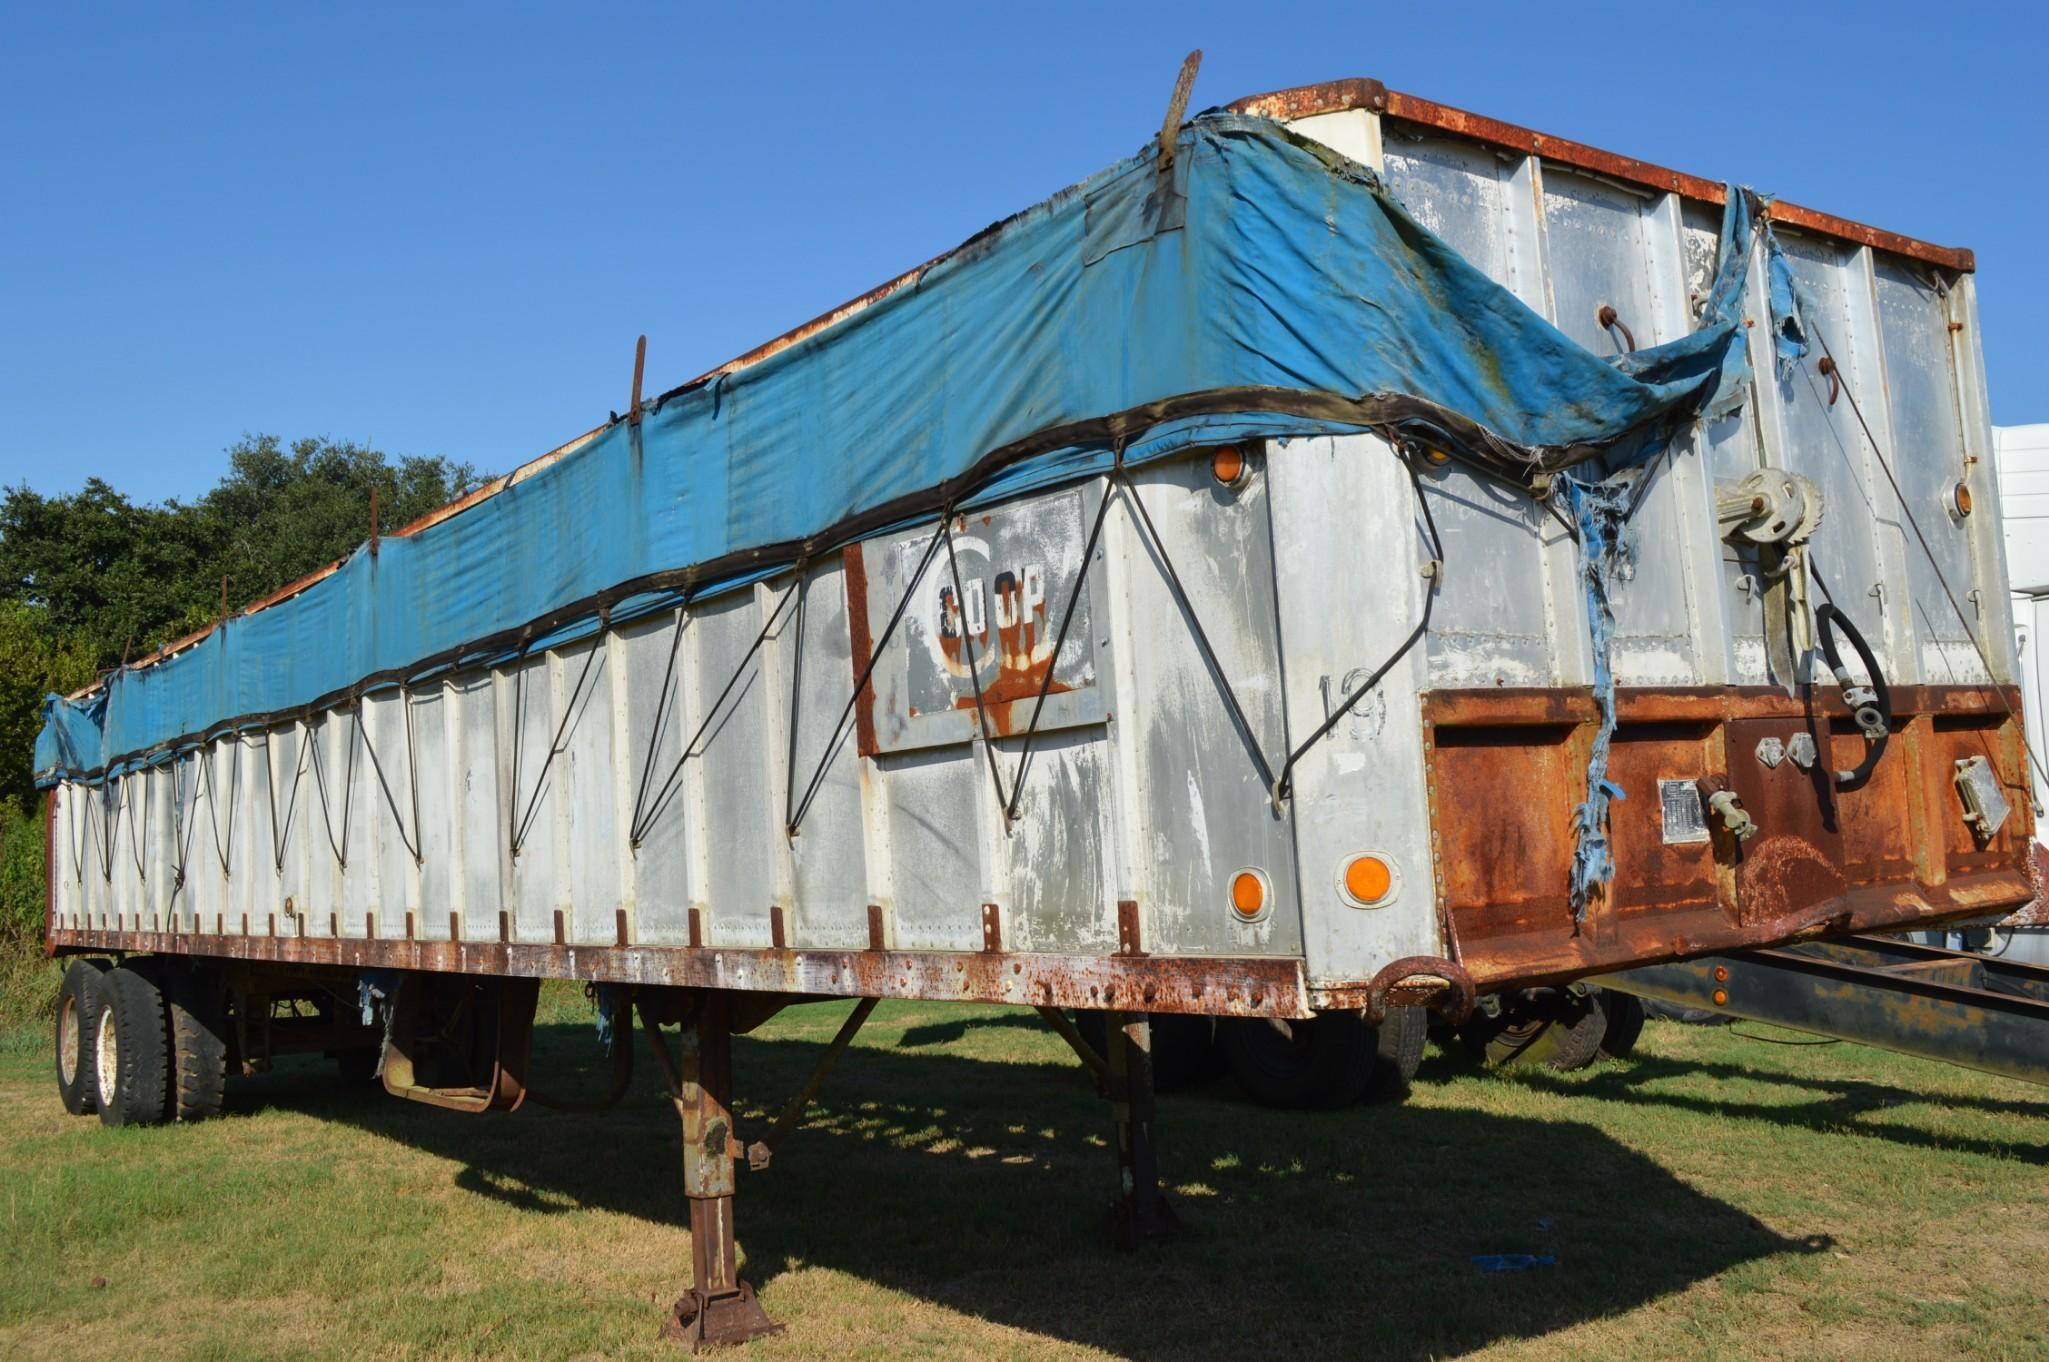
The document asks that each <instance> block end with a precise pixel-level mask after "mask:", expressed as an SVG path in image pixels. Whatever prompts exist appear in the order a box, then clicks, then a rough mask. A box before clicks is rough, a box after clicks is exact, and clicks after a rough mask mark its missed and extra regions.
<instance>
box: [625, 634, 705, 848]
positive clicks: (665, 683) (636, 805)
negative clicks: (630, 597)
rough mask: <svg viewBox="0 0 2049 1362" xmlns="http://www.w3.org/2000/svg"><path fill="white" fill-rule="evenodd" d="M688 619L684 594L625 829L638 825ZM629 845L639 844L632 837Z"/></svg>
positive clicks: (666, 724) (666, 727)
mask: <svg viewBox="0 0 2049 1362" xmlns="http://www.w3.org/2000/svg"><path fill="white" fill-rule="evenodd" d="M689 620H690V598H689V597H687V596H686V597H684V598H683V600H682V601H681V602H679V603H678V604H677V606H676V627H675V629H674V631H673V632H671V633H670V635H669V660H668V661H667V662H666V663H664V664H663V666H662V690H661V694H660V695H659V696H657V697H656V698H655V721H654V722H653V723H652V724H649V725H648V730H647V755H646V756H644V757H642V758H641V762H640V783H639V784H638V785H637V786H635V787H634V791H633V817H632V818H630V819H629V820H627V826H628V827H629V828H638V827H639V826H640V811H641V809H643V808H644V807H646V805H647V786H648V782H649V781H650V780H653V779H654V774H655V753H656V752H658V751H660V750H661V745H662V735H663V734H664V733H666V732H668V731H669V695H670V693H671V692H672V691H673V690H674V689H675V684H676V655H677V654H678V653H679V652H680V651H681V650H682V647H683V626H684V625H685V624H687V623H689ZM633 845H634V846H636V847H638V846H639V845H640V842H639V839H638V838H637V837H636V838H634V839H633Z"/></svg>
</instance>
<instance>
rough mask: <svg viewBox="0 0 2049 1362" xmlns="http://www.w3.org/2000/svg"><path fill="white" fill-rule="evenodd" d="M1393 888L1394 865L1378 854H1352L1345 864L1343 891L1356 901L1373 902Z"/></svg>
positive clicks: (1385, 895) (1383, 896) (1376, 901)
mask: <svg viewBox="0 0 2049 1362" xmlns="http://www.w3.org/2000/svg"><path fill="white" fill-rule="evenodd" d="M1393 888H1394V867H1393V866H1391V865H1389V864H1388V863H1387V862H1386V861H1384V860H1382V859H1381V858H1380V857H1378V856H1354V857H1353V858H1352V859H1351V860H1350V861H1348V862H1346V864H1345V893H1346V894H1348V895H1350V896H1351V898H1352V899H1353V900H1354V901H1355V902H1358V903H1365V904H1373V903H1378V902H1380V901H1381V900H1382V899H1384V898H1386V897H1387V895H1388V892H1389V891H1390V890H1392V889H1393Z"/></svg>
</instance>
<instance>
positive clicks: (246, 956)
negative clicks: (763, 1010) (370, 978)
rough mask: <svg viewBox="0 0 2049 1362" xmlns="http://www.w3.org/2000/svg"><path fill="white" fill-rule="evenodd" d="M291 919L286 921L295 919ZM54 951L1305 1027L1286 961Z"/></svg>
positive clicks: (332, 946) (401, 948) (360, 942)
mask: <svg viewBox="0 0 2049 1362" xmlns="http://www.w3.org/2000/svg"><path fill="white" fill-rule="evenodd" d="M304 920H305V919H304V916H303V915H302V916H301V917H300V918H299V919H298V921H300V922H302V923H303V922H304ZM49 944H50V949H51V951H52V953H53V954H78V953H81V952H87V951H119V952H124V953H134V954H176V955H199V956H214V957H221V958H226V959H232V960H255V961H265V962H273V963H279V964H292V965H325V966H335V967H341V968H346V969H370V968H375V969H397V970H428V971H435V972H440V973H450V974H485V975H501V976H507V977H513V978H540V979H580V980H586V981H596V982H598V983H610V984H633V985H640V986H643V987H657V988H701V989H732V990H736V991H741V992H752V993H787V994H797V995H804V996H809V997H838V998H912V999H939V1000H945V1001H949V1002H986V1003H1009V1004H1014V1005H1017V1006H1025V1007H1067V1008H1084V1009H1103V1008H1114V1007H1119V1006H1131V1007H1139V1008H1143V1009H1145V1010H1146V1011H1148V1012H1199V1013H1204V1014H1208V1015H1212V1016H1234V1017H1307V1016H1309V1015H1310V1000H1311V994H1310V990H1309V987H1308V984H1307V982H1306V981H1305V979H1304V976H1303V968H1302V962H1301V961H1300V960H1297V959H1282V958H1260V957H1253V956H1173V955H1147V956H1093V955H1086V956H1084V955H1045V954H1035V953H1026V952H1005V951H973V952H969V951H886V950H866V951H821V950H784V949H773V948H771V949H766V950H759V949H745V950H728V949H724V948H721V947H713V946H626V945H620V946H580V945H570V944H564V943H560V942H557V943H552V944H548V943H526V942H512V941H424V940H419V939H415V938H390V937H350V936H343V937H336V936H290V935H263V934H257V935H240V934H236V933H232V932H230V933H202V932H160V931H140V930H136V931H125V930H105V929H82V930H80V929H70V928H59V929H57V930H56V931H54V932H52V933H51V935H50V941H49Z"/></svg>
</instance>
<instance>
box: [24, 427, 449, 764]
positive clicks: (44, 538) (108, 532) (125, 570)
mask: <svg viewBox="0 0 2049 1362" xmlns="http://www.w3.org/2000/svg"><path fill="white" fill-rule="evenodd" d="M228 465H229V467H228V474H227V476H226V477H224V478H222V479H221V481H220V482H219V483H218V484H217V485H216V486H215V487H214V488H213V490H211V491H210V492H208V493H206V495H204V496H203V497H201V498H200V499H199V500H197V501H194V502H189V503H188V502H178V501H168V502H165V503H164V504H162V505H147V504H144V505H138V504H136V503H135V502H132V501H130V500H129V499H128V498H127V497H126V496H124V495H122V494H121V493H120V492H117V491H115V490H114V489H113V488H112V487H110V486H108V485H107V484H106V483H105V482H103V481H101V480H100V479H98V478H92V479H89V480H88V481H87V482H86V484H85V486H84V487H83V488H81V489H80V490H79V491H78V492H76V493H74V494H72V495H70V496H60V497H47V496H44V495H42V494H41V493H39V492H36V491H33V490H32V489H30V488H27V487H16V488H12V489H10V490H9V491H8V492H7V493H6V495H5V497H4V498H0V602H7V601H12V602H17V603H20V604H24V605H32V606H34V607H36V608H37V609H38V610H40V611H41V612H42V618H43V619H44V621H45V623H46V624H47V626H48V629H49V630H50V633H51V636H52V637H54V638H63V639H67V640H70V639H80V640H83V641H84V642H85V644H86V645H87V646H89V647H90V649H91V651H92V654H93V660H94V662H95V664H96V665H97V666H99V667H100V668H102V669H105V668H108V667H113V666H116V665H117V664H119V663H120V662H121V661H122V660H123V659H124V658H133V657H140V656H142V655H143V654H144V653H146V652H148V651H149V650H150V649H152V648H155V647H157V646H158V645H160V644H163V643H166V642H169V641H170V640H172V639H174V638H177V637H179V636H180V635H182V634H185V633H189V632H191V631H192V630H193V629H195V628H198V627H200V626H202V625H204V624H205V623H206V622H208V621H209V620H211V619H213V618H214V617H215V616H216V615H218V614H219V612H220V591H221V579H222V578H223V577H225V578H226V579H227V583H228V601H229V604H230V605H243V604H246V603H248V602H250V601H253V600H256V599H258V598H260V597H262V596H265V595H268V594H269V593H270V592H272V591H275V590H277V589H278V588H279V587H281V586H284V585H286V584H287V583H289V582H292V581H295V580H297V579H298V578H300V577H303V576H305V575H306V574H307V573H309V572H312V571H314V570H315V569H316V568H320V567H324V566H325V565H327V564H328V563H331V562H333V561H335V560H336V559H338V558H341V557H343V556H344V555H346V554H348V553H349V552H350V551H352V550H353V549H355V548H356V546H357V545H359V544H361V543H362V542H363V541H364V540H366V539H368V538H369V536H370V491H371V489H372V488H373V487H374V488H376V489H377V494H378V498H379V501H380V503H381V505H380V516H379V518H380V521H381V525H382V528H383V529H385V530H387V531H389V530H392V529H397V528H399V527H400V526H402V525H404V524H405V523H406V522H408V521H411V520H414V519H417V518H418V517H420V516H422V515H425V514H426V513H427V512H428V511H431V510H434V509H435V508H436V507H439V506H442V505H444V504H446V503H447V502H449V501H452V500H454V499H455V498H456V497H459V496H461V495H462V494H463V493H465V492H467V491H469V490H470V489H471V488H472V487H474V486H476V485H477V483H478V481H479V479H478V476H477V472H476V470H475V469H474V468H472V467H471V466H470V465H468V464H463V463H450V462H449V461H448V460H446V459H440V458H415V457H404V458H400V459H399V460H397V461H396V462H393V461H392V460H390V459H388V458H386V456H385V455H384V454H383V453H381V452H380V451H378V450H375V449H369V448H365V447H364V446H361V445H357V444H353V443H350V442H347V441H341V442H337V441H332V440H298V441H295V442H293V444H292V445H291V446H290V448H289V449H288V448H286V447H284V445H283V444H281V442H280V441H279V440H278V439H277V437H275V436H271V435H252V436H246V437H244V438H243V439H242V440H241V441H240V442H239V443H238V444H235V445H234V446H232V447H230V448H229V450H228ZM6 759H7V758H6V757H0V761H5V760H6Z"/></svg>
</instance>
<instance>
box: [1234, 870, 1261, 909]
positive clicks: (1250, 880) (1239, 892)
mask: <svg viewBox="0 0 2049 1362" xmlns="http://www.w3.org/2000/svg"><path fill="white" fill-rule="evenodd" d="M1231 911H1232V912H1234V913H1236V914H1237V915H1238V916H1239V917H1241V918H1244V919H1245V920H1246V921H1247V922H1250V921H1251V920H1252V919H1254V918H1256V917H1258V916H1259V915H1260V914H1261V913H1263V912H1265V911H1266V877H1265V876H1264V875H1262V874H1260V873H1259V872H1258V871H1257V870H1241V871H1239V872H1238V873H1237V874H1235V875H1233V876H1232V877H1231Z"/></svg>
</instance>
